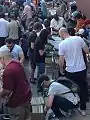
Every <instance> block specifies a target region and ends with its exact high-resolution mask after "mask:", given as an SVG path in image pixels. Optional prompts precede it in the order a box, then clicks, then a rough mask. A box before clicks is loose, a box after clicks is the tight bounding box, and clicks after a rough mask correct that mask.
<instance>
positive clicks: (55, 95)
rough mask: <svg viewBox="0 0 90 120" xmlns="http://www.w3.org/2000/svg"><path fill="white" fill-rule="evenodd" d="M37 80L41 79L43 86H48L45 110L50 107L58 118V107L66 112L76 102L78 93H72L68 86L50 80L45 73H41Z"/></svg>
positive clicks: (73, 106) (59, 113)
mask: <svg viewBox="0 0 90 120" xmlns="http://www.w3.org/2000/svg"><path fill="white" fill-rule="evenodd" d="M39 81H42V85H43V86H44V87H47V88H49V91H48V99H47V103H46V106H45V111H47V110H48V109H49V108H51V109H52V110H53V112H54V113H55V115H56V117H58V118H59V117H60V115H61V114H62V113H61V111H60V109H61V110H63V111H64V112H68V110H69V109H73V108H75V106H76V105H77V104H78V102H79V97H78V95H77V94H75V95H74V94H73V93H72V92H71V90H70V89H69V88H68V87H66V86H64V85H62V84H60V83H58V82H51V81H50V79H49V77H48V76H47V75H42V76H41V77H40V78H39ZM65 93H66V94H65Z"/></svg>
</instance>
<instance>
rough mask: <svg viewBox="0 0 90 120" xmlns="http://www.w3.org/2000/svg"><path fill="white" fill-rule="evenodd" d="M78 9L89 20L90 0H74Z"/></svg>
mask: <svg viewBox="0 0 90 120" xmlns="http://www.w3.org/2000/svg"><path fill="white" fill-rule="evenodd" d="M76 2H77V6H78V9H79V10H80V11H82V13H83V14H84V15H86V16H87V17H88V18H90V0H76Z"/></svg>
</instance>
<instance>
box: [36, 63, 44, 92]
mask: <svg viewBox="0 0 90 120" xmlns="http://www.w3.org/2000/svg"><path fill="white" fill-rule="evenodd" d="M37 70H38V73H37V78H39V77H40V75H42V74H43V73H45V63H38V64H37ZM37 87H38V92H41V91H42V87H41V81H38V86H37Z"/></svg>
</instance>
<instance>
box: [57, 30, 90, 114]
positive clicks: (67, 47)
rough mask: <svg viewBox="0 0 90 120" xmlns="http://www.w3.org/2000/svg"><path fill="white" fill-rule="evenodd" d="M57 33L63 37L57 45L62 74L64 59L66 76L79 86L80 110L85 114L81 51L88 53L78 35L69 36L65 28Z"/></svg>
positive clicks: (83, 67)
mask: <svg viewBox="0 0 90 120" xmlns="http://www.w3.org/2000/svg"><path fill="white" fill-rule="evenodd" d="M59 34H60V36H61V38H62V39H64V40H63V41H62V42H61V43H60V45H59V56H60V57H59V65H60V72H61V73H62V74H63V66H64V60H65V62H66V77H67V78H69V79H71V80H73V81H75V82H76V83H77V84H78V85H79V87H80V112H81V114H82V115H85V110H86V101H87V98H88V90H87V82H86V65H85V61H84V56H83V52H85V53H86V54H87V53H89V49H88V47H87V45H86V44H85V42H84V40H83V39H82V38H81V37H78V36H70V35H69V33H68V31H67V29H66V28H61V29H60V31H59Z"/></svg>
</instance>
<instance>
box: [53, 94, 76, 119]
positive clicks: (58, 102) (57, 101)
mask: <svg viewBox="0 0 90 120" xmlns="http://www.w3.org/2000/svg"><path fill="white" fill-rule="evenodd" d="M74 107H75V106H74V105H73V103H71V102H70V101H69V100H67V99H65V98H63V97H60V96H55V97H54V100H53V104H52V110H53V112H54V114H55V115H56V117H58V118H59V117H60V116H62V113H61V111H60V109H61V110H63V111H64V112H66V113H67V112H68V111H69V110H70V109H73V108H74Z"/></svg>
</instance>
